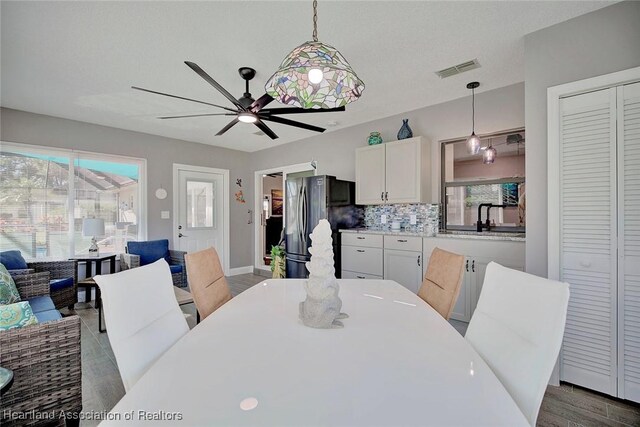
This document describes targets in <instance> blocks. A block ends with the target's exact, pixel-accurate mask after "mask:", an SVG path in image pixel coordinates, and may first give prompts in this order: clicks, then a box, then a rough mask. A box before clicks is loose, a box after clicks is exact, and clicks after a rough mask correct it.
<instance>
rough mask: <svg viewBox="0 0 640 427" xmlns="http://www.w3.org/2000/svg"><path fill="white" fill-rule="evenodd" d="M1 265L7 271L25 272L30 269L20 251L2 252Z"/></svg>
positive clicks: (0, 254)
mask: <svg viewBox="0 0 640 427" xmlns="http://www.w3.org/2000/svg"><path fill="white" fill-rule="evenodd" d="M0 263H1V264H4V266H5V267H7V270H25V269H27V268H29V266H28V265H27V261H25V260H24V258H23V257H22V254H21V253H20V251H4V252H0Z"/></svg>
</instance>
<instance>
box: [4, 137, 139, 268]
mask: <svg viewBox="0 0 640 427" xmlns="http://www.w3.org/2000/svg"><path fill="white" fill-rule="evenodd" d="M145 164H146V161H145V160H144V159H134V158H129V157H124V156H113V155H104V154H96V153H87V152H80V151H74V150H61V149H50V148H44V147H35V146H31V145H26V144H13V143H5V142H2V143H0V180H1V182H0V250H11V249H18V250H20V251H21V252H22V253H23V255H24V256H25V257H27V258H45V257H52V258H66V257H68V256H69V255H74V254H86V253H87V250H88V248H89V246H90V244H91V237H90V236H83V235H82V220H83V218H102V219H104V221H105V235H104V236H96V238H97V240H98V246H99V247H100V252H116V253H120V252H124V248H125V245H126V242H127V241H130V240H140V239H145V238H146V224H145V216H144V215H145V206H146V198H145V194H146V193H145V189H144V188H145V182H144V177H145Z"/></svg>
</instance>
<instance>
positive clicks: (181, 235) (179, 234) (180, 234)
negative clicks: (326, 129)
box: [178, 233, 189, 237]
mask: <svg viewBox="0 0 640 427" xmlns="http://www.w3.org/2000/svg"><path fill="white" fill-rule="evenodd" d="M178 237H189V236H185V235H184V234H182V233H178Z"/></svg>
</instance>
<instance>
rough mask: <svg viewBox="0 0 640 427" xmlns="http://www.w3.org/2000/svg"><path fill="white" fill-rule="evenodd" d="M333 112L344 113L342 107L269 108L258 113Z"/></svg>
mask: <svg viewBox="0 0 640 427" xmlns="http://www.w3.org/2000/svg"><path fill="white" fill-rule="evenodd" d="M334 111H344V105H343V106H342V107H336V108H297V107H287V108H271V109H267V110H262V111H260V114H307V113H331V112H334Z"/></svg>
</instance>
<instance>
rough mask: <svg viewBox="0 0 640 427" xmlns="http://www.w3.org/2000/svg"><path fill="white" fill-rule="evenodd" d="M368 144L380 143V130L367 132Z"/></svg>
mask: <svg viewBox="0 0 640 427" xmlns="http://www.w3.org/2000/svg"><path fill="white" fill-rule="evenodd" d="M367 142H369V145H376V144H382V137H381V136H380V132H371V133H370V134H369V139H368V140H367Z"/></svg>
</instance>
